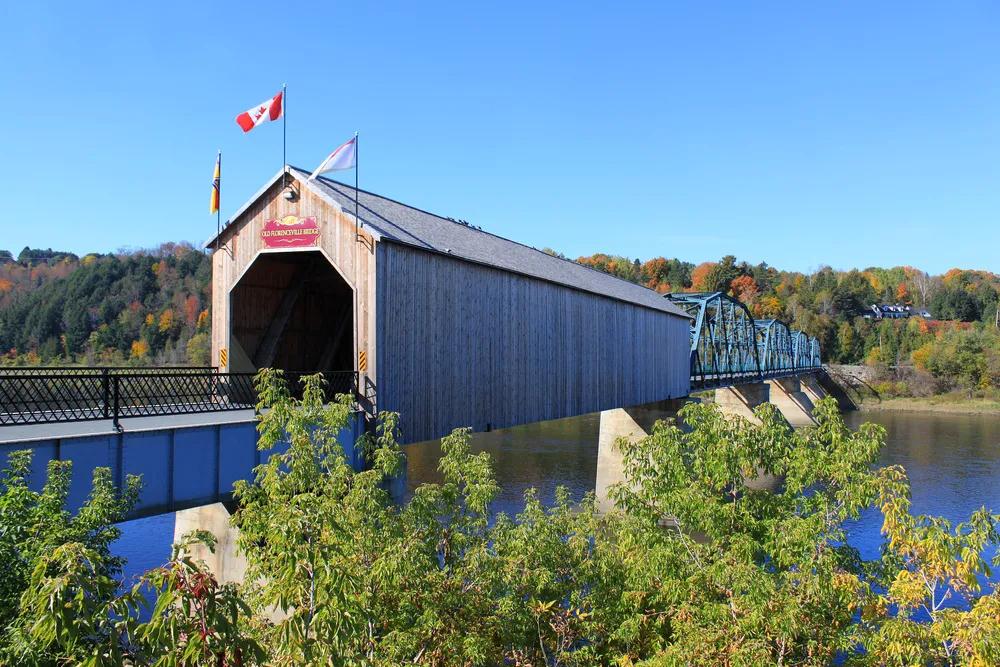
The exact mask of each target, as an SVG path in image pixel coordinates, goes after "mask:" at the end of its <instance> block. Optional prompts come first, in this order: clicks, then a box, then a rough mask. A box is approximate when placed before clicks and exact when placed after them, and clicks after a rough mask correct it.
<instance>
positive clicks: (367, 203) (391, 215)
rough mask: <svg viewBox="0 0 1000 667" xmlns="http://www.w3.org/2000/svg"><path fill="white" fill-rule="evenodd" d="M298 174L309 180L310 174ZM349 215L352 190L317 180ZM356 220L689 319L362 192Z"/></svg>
mask: <svg viewBox="0 0 1000 667" xmlns="http://www.w3.org/2000/svg"><path fill="white" fill-rule="evenodd" d="M292 171H293V172H295V171H297V172H298V174H297V175H298V176H299V177H300V178H302V179H303V180H305V179H306V178H308V173H307V172H303V171H301V170H297V169H293V170H292ZM313 183H315V184H316V185H318V186H319V187H320V188H321V189H322V190H323V192H325V193H326V194H327V195H329V196H330V197H332V198H333V199H334V200H335V201H337V203H338V204H340V206H341V207H342V208H343V209H344V210H345V211H346V212H349V213H352V214H353V213H354V187H353V186H350V185H345V184H343V183H339V182H337V181H332V180H329V179H326V178H323V177H319V178H317V179H315V180H314V181H313ZM358 206H359V209H360V210H359V212H358V215H359V217H360V218H361V222H362V223H363V224H365V225H371V226H372V227H374V228H375V230H376V231H377V232H378V233H379V234H380V235H381V236H382V237H383V238H385V239H388V240H390V241H396V242H399V243H403V244H406V245H411V246H415V247H417V248H423V249H426V250H430V251H433V252H439V253H446V254H449V255H451V256H453V257H458V258H461V259H466V260H470V261H473V262H477V263H480V264H485V265H488V266H494V267H496V268H499V269H504V270H507V271H513V272H515V273H520V274H524V275H527V276H531V277H533V278H540V279H542V280H548V281H551V282H554V283H559V284H562V285H566V286H568V287H572V288H575V289H579V290H583V291H586V292H592V293H595V294H601V295H604V296H608V297H611V298H614V299H618V300H621V301H627V302H630V303H635V304H639V305H642V306H645V307H647V308H653V309H655V310H660V311H664V312H667V313H671V314H674V315H679V316H681V317H685V318H686V317H688V315H687V314H686V313H685V312H684V311H682V310H681V309H679V308H678V307H677V306H675V305H674V304H673V303H671V302H670V301H669V300H668V299H665V298H664V297H663V296H662V295H660V294H658V293H657V292H655V291H653V290H651V289H648V288H646V287H642V286H640V285H636V284H635V283H630V282H628V281H627V280H622V279H621V278H616V277H615V276H612V275H609V274H606V273H603V272H601V271H598V270H596V269H591V268H589V267H586V266H583V265H582V264H577V263H576V262H573V261H571V260H567V259H562V258H559V257H554V256H552V255H549V254H548V253H544V252H542V251H541V250H537V249H535V248H532V247H530V246H526V245H523V244H521V243H517V242H516V241H511V240H509V239H505V238H503V237H501V236H497V235H495V234H491V233H489V232H484V231H482V230H481V229H478V228H476V227H472V226H470V225H467V224H463V223H460V222H456V221H454V220H451V219H448V218H443V217H441V216H438V215H434V214H433V213H428V212H426V211H422V210H420V209H418V208H414V207H412V206H407V205H406V204H401V203H399V202H397V201H393V200H392V199H387V198H385V197H381V196H379V195H376V194H372V193H370V192H366V191H364V190H358Z"/></svg>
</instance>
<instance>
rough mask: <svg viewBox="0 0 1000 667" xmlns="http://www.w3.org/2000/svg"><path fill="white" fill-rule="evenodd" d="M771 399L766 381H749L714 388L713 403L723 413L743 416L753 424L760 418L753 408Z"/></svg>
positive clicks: (769, 387)
mask: <svg viewBox="0 0 1000 667" xmlns="http://www.w3.org/2000/svg"><path fill="white" fill-rule="evenodd" d="M770 400H771V386H770V385H769V384H768V383H766V382H751V383H748V384H739V385H734V386H732V387H723V388H721V389H716V390H715V404H716V405H718V406H719V409H720V410H721V411H722V413H723V414H726V415H730V416H734V417H743V418H744V419H749V420H750V421H752V422H754V423H755V424H759V423H760V420H759V419H757V415H755V414H754V413H753V410H754V408H756V407H757V406H758V405H763V404H764V403H767V402H768V401H770Z"/></svg>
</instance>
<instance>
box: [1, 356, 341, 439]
mask: <svg viewBox="0 0 1000 667" xmlns="http://www.w3.org/2000/svg"><path fill="white" fill-rule="evenodd" d="M304 375H306V373H287V374H286V377H287V378H288V380H289V389H290V390H291V391H292V393H293V395H301V378H302V376H304ZM253 378H254V374H253V373H220V372H219V371H218V370H216V369H214V368H210V367H208V368H206V367H203V368H190V367H187V368H176V367H175V368H166V367H160V368H98V367H84V368H67V367H62V368H24V367H20V368H2V369H0V425H11V424H47V423H53V422H72V421H88V420H97V419H111V420H113V421H114V423H115V424H116V425H117V424H118V420H119V419H122V418H125V417H150V416H158V415H178V414H191V413H198V412H223V411H227V410H246V409H253V408H254V407H255V406H256V405H257V392H256V390H255V389H254V384H253ZM324 379H325V380H326V383H325V387H326V390H327V397H328V399H329V400H332V399H333V397H334V396H335V395H336V394H342V393H348V394H350V393H356V391H357V373H355V372H353V371H342V372H334V373H324Z"/></svg>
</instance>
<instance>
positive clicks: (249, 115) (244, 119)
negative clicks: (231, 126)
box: [236, 91, 285, 132]
mask: <svg viewBox="0 0 1000 667" xmlns="http://www.w3.org/2000/svg"><path fill="white" fill-rule="evenodd" d="M284 94H285V93H284V91H282V92H280V93H278V94H277V95H275V96H274V97H272V98H271V99H269V100H265V101H263V102H261V103H260V104H258V105H257V106H255V107H254V108H252V109H247V110H246V111H244V112H243V113H241V114H240V115H239V116H237V117H236V124H237V125H239V126H240V127H241V128H242V129H243V131H244V132H249V131H250V130H252V129H254V128H255V127H257V126H258V125H260V124H261V123H264V122H266V121H269V120H278V119H279V118H281V114H282V113H283V112H284V109H283V108H282V103H283V101H284V100H283V99H282V97H283V96H284Z"/></svg>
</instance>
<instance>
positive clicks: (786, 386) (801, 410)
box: [767, 376, 816, 427]
mask: <svg viewBox="0 0 1000 667" xmlns="http://www.w3.org/2000/svg"><path fill="white" fill-rule="evenodd" d="M767 384H768V385H770V387H771V399H770V400H771V403H774V405H775V407H776V408H778V411H780V412H781V414H782V415H783V416H784V418H785V419H787V420H788V423H789V424H791V425H792V426H794V427H800V426H815V425H816V420H815V419H814V418H813V416H812V411H813V407H814V406H813V402H812V400H810V398H809V396H808V395H807V394H806V392H804V391H803V390H802V380H801V379H800V378H799V377H798V376H792V377H784V378H778V379H775V380H768V381H767Z"/></svg>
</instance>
